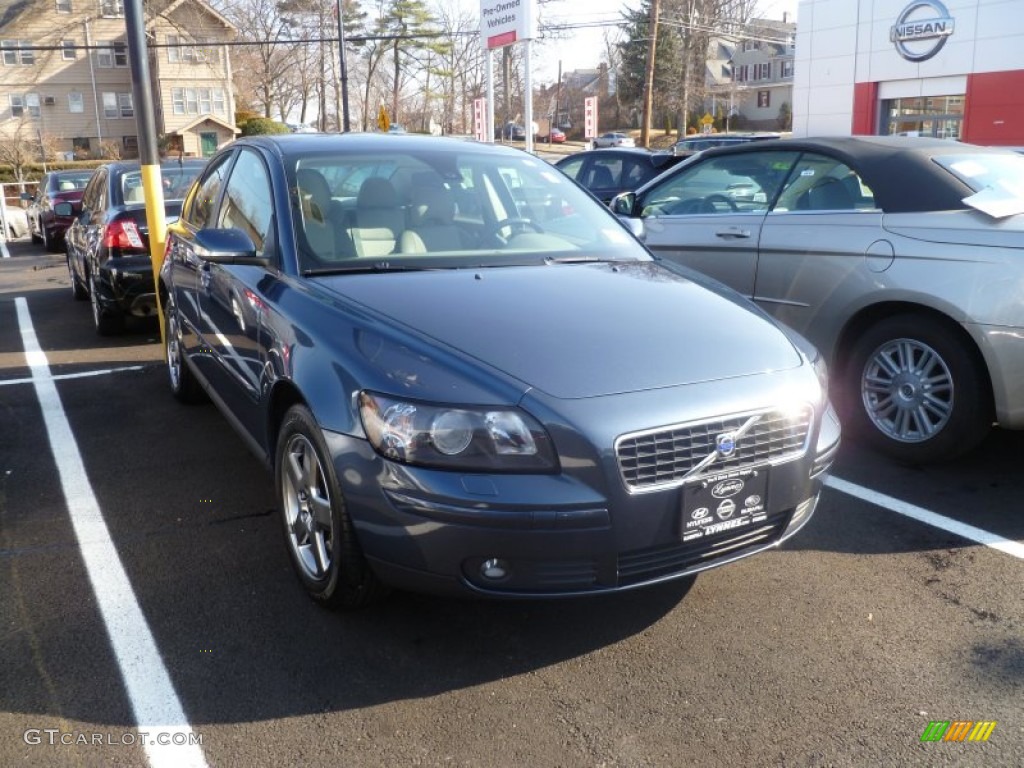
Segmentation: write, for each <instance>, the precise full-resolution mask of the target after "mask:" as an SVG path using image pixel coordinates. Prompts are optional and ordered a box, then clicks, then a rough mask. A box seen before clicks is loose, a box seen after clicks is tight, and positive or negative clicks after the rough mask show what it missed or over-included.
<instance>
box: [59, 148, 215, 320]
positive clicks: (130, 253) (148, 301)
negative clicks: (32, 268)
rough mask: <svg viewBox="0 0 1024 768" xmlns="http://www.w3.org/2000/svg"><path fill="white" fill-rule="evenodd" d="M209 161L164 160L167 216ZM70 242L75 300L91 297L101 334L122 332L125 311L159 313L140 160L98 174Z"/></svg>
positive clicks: (66, 210) (67, 210)
mask: <svg viewBox="0 0 1024 768" xmlns="http://www.w3.org/2000/svg"><path fill="white" fill-rule="evenodd" d="M205 165H206V161H205V160H201V159H184V160H180V161H179V160H175V161H167V162H165V163H163V164H161V166H160V176H161V181H162V184H163V195H164V211H165V213H166V215H167V217H168V218H176V217H177V216H178V214H179V213H180V212H181V201H182V198H184V196H185V193H186V192H187V191H188V188H189V186H190V185H191V184H192V182H193V181H194V180H195V178H196V176H198V175H199V172H200V171H201V170H202V169H203V167H204V166H205ZM71 211H72V208H71V203H68V202H61V203H58V204H57V205H56V206H55V212H56V213H57V214H58V215H63V216H69V215H71ZM65 241H66V246H67V259H68V271H69V273H70V275H71V290H72V293H73V294H74V297H75V298H76V299H80V300H84V299H87V298H88V299H89V300H90V301H91V303H92V318H93V323H94V325H95V327H96V332H97V333H99V334H101V335H108V334H112V333H117V332H119V331H120V330H121V329H122V328H123V327H124V318H125V316H126V315H133V316H137V317H146V316H150V315H152V314H153V313H154V311H155V310H156V291H155V281H154V280H153V272H152V264H151V262H150V257H149V225H148V224H147V222H146V203H145V199H144V197H143V187H142V176H141V173H140V171H139V163H138V161H126V162H116V163H108V164H106V165H101V166H100V167H98V168H97V169H96V170H95V171H94V172H93V174H92V177H91V178H90V180H89V183H88V184H87V185H86V187H85V189H84V190H83V193H82V199H81V211H80V213H79V214H78V216H77V217H76V218H75V219H74V222H73V223H72V224H71V226H70V227H68V230H67V233H66V234H65Z"/></svg>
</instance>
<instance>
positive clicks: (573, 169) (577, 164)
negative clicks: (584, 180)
mask: <svg viewBox="0 0 1024 768" xmlns="http://www.w3.org/2000/svg"><path fill="white" fill-rule="evenodd" d="M582 167H583V158H582V157H574V158H573V159H572V160H569V161H567V162H564V163H562V164H561V165H560V166H558V170H560V171H561V172H562V173H564V174H565V175H566V176H568V177H569V178H570V179H578V178H579V177H580V169H581V168H582Z"/></svg>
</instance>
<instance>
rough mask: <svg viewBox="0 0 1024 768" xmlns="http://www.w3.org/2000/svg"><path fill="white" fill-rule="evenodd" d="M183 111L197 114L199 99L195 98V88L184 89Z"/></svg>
mask: <svg viewBox="0 0 1024 768" xmlns="http://www.w3.org/2000/svg"><path fill="white" fill-rule="evenodd" d="M185 111H186V112H188V114H190V115H198V114H199V100H198V99H197V98H196V89H195V88H186V89H185Z"/></svg>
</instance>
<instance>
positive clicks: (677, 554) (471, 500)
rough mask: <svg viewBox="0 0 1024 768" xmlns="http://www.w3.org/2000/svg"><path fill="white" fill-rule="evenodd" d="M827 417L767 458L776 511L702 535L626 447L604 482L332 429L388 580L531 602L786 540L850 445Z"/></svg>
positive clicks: (769, 498)
mask: <svg viewBox="0 0 1024 768" xmlns="http://www.w3.org/2000/svg"><path fill="white" fill-rule="evenodd" d="M827 422H828V419H823V420H822V421H821V423H822V429H821V430H820V431H819V430H817V429H816V430H815V431H814V432H813V435H814V439H813V440H812V441H811V442H810V445H809V449H808V450H807V451H806V452H805V453H804V454H803V455H802V456H799V457H798V458H795V459H793V460H788V461H786V462H784V463H781V464H776V465H771V466H767V465H766V466H762V467H760V471H762V472H765V473H767V478H768V479H767V491H766V499H765V503H764V513H763V515H759V516H753V517H748V518H745V519H744V520H743V521H740V520H733V521H732V522H731V523H730V522H728V521H727V522H724V523H722V524H719V523H718V522H717V520H716V521H715V525H714V526H713V527H710V528H709V529H708V532H707V535H703V536H699V537H698V538H696V539H694V538H692V537H693V533H692V531H693V530H694V528H693V527H694V525H695V524H694V523H693V522H689V525H687V523H688V520H687V519H684V514H683V500H682V499H683V488H684V486H683V485H679V486H676V487H670V488H664V489H658V490H655V491H652V492H643V493H630V492H629V491H628V490H627V489H626V488H625V487H624V486H623V485H622V483H621V482H620V481H619V477H618V474H619V471H618V467H617V461H616V459H615V457H614V456H612V455H609V456H607V457H605V458H604V459H601V460H599V463H600V464H603V467H602V468H598V467H594V468H593V469H595V470H597V471H598V472H599V473H600V474H602V475H604V476H605V477H610V478H614V482H609V483H608V487H607V488H604V489H596V488H595V487H594V486H595V485H596V484H595V483H589V482H586V481H584V480H583V479H582V477H585V476H586V475H585V474H584V475H581V476H574V475H573V474H569V473H566V472H565V471H563V472H562V473H561V474H551V475H485V474H460V473H457V472H447V471H441V470H434V469H425V468H422V467H410V466H405V465H400V464H395V463H393V462H390V461H387V460H384V459H382V458H380V457H379V456H377V454H376V453H374V451H373V450H372V448H371V447H370V446H369V445H368V444H367V443H366V442H365V441H364V440H362V439H360V438H355V437H351V436H347V435H342V434H338V433H330V432H328V433H325V438H326V440H327V443H328V446H329V448H330V450H331V454H332V456H333V457H334V463H335V469H336V474H337V477H338V478H339V480H340V483H341V486H342V488H341V490H342V494H343V495H344V498H345V502H346V506H347V509H348V511H349V514H350V515H351V517H352V520H353V523H354V525H355V528H356V531H357V536H358V538H359V541H360V544H361V546H362V548H363V551H364V553H365V554H366V557H367V559H368V560H369V562H370V563H371V565H372V567H373V569H374V571H375V572H376V574H377V575H378V576H379V577H380V578H381V579H382V580H384V581H385V582H387V583H389V584H392V585H394V586H397V587H399V588H404V589H409V590H413V591H417V592H423V591H427V592H434V593H442V594H444V593H447V594H458V593H462V594H467V593H469V594H477V595H486V596H491V597H517V598H529V597H545V596H547V597H553V596H580V595H590V594H598V593H607V592H617V591H623V590H629V589H634V588H637V587H642V586H646V585H650V584H655V583H658V582H663V581H669V580H673V579H679V578H682V577H685V576H689V575H691V574H695V573H699V572H700V571H704V570H707V569H709V568H713V567H717V566H721V565H724V564H726V563H730V562H733V561H735V560H738V559H741V558H744V557H748V556H750V555H753V554H756V553H758V552H761V551H764V550H766V549H770V548H772V547H776V546H778V545H779V544H781V543H782V542H783V541H785V540H786V539H788V538H789V537H791V536H793V535H794V534H795V533H796V532H797V531H799V530H800V529H801V528H802V527H803V526H804V525H806V523H807V522H808V521H809V520H810V518H811V516H812V514H813V512H814V509H815V506H816V505H817V501H818V495H819V493H820V490H821V483H822V480H823V478H824V475H825V472H826V470H827V467H828V464H829V463H830V462H831V458H832V457H834V455H835V452H836V450H837V449H838V445H839V432H838V421H837V420H836V421H835V422H834V427H832V426H826V424H827ZM733 474H735V473H733ZM721 477H725V476H724V475H722V476H721ZM721 477H720V478H715V479H719V480H720V479H721ZM686 485H687V486H688V485H689V483H687V484H686ZM684 536H685V537H687V538H685V539H684Z"/></svg>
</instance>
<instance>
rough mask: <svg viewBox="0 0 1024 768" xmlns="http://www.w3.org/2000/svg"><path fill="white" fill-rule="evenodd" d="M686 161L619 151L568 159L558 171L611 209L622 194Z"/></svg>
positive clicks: (640, 151)
mask: <svg viewBox="0 0 1024 768" xmlns="http://www.w3.org/2000/svg"><path fill="white" fill-rule="evenodd" d="M685 159H686V157H685V156H684V155H674V154H672V153H671V152H651V151H650V150H647V149H642V148H640V147H618V148H615V149H595V150H593V151H591V152H577V153H575V154H572V155H566V156H565V157H563V158H562V159H561V160H559V161H558V162H556V163H555V167H556V168H558V169H559V170H560V171H562V173H564V174H565V175H566V176H568V177H569V178H570V179H575V180H576V181H577V182H579V183H580V184H582V185H583V186H584V187H586V188H587V189H589V190H590V191H591V192H593V193H594V195H596V196H597V198H598V199H599V200H600V201H601V202H602V203H604V204H605V205H607V204H608V203H609V202H611V199H612V198H613V197H615V196H616V195H617V194H619V193H620V192H629V191H630V190H634V189H637V188H638V187H640V186H641V185H643V184H646V183H647V182H648V181H650V180H651V179H653V178H654V177H655V176H657V175H658V174H659V173H662V172H663V171H665V170H667V169H669V168H671V167H672V166H673V165H676V164H677V163H679V162H681V161H683V160H685Z"/></svg>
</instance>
